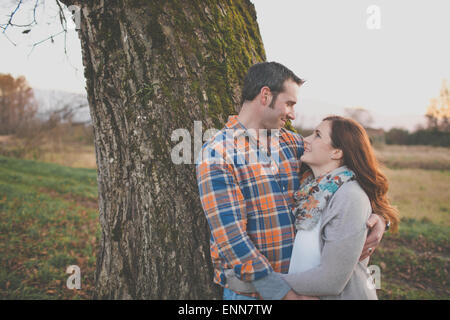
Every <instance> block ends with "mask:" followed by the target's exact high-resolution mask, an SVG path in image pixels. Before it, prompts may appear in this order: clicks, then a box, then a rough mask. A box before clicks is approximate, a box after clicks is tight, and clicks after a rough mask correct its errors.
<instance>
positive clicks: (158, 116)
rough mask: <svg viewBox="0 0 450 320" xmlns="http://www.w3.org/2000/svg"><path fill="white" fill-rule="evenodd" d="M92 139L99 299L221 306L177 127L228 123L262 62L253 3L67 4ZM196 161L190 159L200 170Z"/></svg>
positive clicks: (178, 0) (192, 174)
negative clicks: (176, 152) (75, 30)
mask: <svg viewBox="0 0 450 320" xmlns="http://www.w3.org/2000/svg"><path fill="white" fill-rule="evenodd" d="M62 2H64V3H65V4H66V5H68V6H69V5H72V4H75V5H78V6H79V7H80V8H81V30H80V31H79V37H80V40H81V45H82V50H83V64H84V67H85V77H86V81H87V93H88V99H89V105H90V111H91V116H92V120H93V124H94V132H95V151H96V159H97V165H98V188H99V209H100V224H101V231H102V232H101V234H102V235H101V239H99V241H100V249H99V252H98V257H97V271H96V275H95V278H96V294H95V297H94V298H96V299H213V298H220V292H221V291H220V289H219V288H218V287H217V286H216V285H214V284H213V282H212V278H213V271H212V266H211V263H210V256H209V237H210V235H209V228H208V225H207V222H206V219H205V217H204V213H203V210H202V208H201V204H200V200H199V196H198V189H197V183H196V178H195V166H194V164H189V165H187V164H182V165H175V164H174V163H173V162H172V161H171V149H172V148H173V147H174V145H176V144H177V143H178V142H175V143H174V142H172V141H171V134H172V131H173V130H175V129H177V128H186V129H188V130H189V132H190V133H191V136H192V137H194V130H193V129H194V121H195V120H198V121H202V126H203V131H205V130H206V129H207V128H217V129H220V128H222V127H223V125H224V124H225V122H226V121H227V118H228V116H229V115H230V114H233V113H235V112H236V108H237V107H238V106H239V102H240V101H239V98H240V89H239V88H240V85H241V84H242V80H243V77H244V75H245V73H246V71H247V69H248V68H249V67H250V66H251V65H252V64H254V63H256V62H260V61H264V60H265V52H264V48H263V45H262V41H261V36H260V33H259V29H258V25H257V23H256V13H255V9H254V7H253V5H252V4H251V3H250V1H248V0H234V1H227V0H204V1H181V0H172V1H165V0H159V1H157V0H152V1H144V0H129V1H127V0H117V1H70V0H63V1H62ZM193 162H194V160H193V157H192V163H193Z"/></svg>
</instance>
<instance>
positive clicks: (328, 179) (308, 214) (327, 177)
mask: <svg viewBox="0 0 450 320" xmlns="http://www.w3.org/2000/svg"><path fill="white" fill-rule="evenodd" d="M351 180H355V174H354V173H353V171H351V170H350V169H348V168H347V167H346V166H342V167H339V168H337V169H335V170H333V171H331V172H329V173H327V174H324V175H322V176H320V177H317V178H314V175H313V174H312V172H311V171H308V172H305V173H304V174H303V178H302V181H301V184H300V189H299V190H298V191H296V192H295V194H294V200H295V208H294V212H293V213H294V215H295V227H296V229H297V230H311V229H313V228H314V227H315V226H316V224H317V223H318V222H319V219H320V216H321V214H322V211H323V210H324V209H325V208H326V207H327V205H328V202H329V201H330V199H331V197H332V196H333V194H334V193H335V192H336V191H337V190H338V189H339V187H340V186H342V185H343V184H344V183H345V182H347V181H351Z"/></svg>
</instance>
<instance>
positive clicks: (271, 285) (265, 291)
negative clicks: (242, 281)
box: [252, 272, 291, 300]
mask: <svg viewBox="0 0 450 320" xmlns="http://www.w3.org/2000/svg"><path fill="white" fill-rule="evenodd" d="M252 283H253V286H254V287H255V289H256V291H258V293H259V295H260V296H261V297H262V298H263V299H264V300H281V299H282V298H283V297H284V296H285V295H286V294H287V293H288V292H289V291H290V290H291V287H290V286H289V285H288V284H287V283H286V281H284V280H283V279H282V278H281V277H280V275H279V274H278V273H276V272H272V273H270V274H269V275H268V276H265V277H264V278H261V279H258V280H255V281H253V282H252Z"/></svg>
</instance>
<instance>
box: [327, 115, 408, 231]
mask: <svg viewBox="0 0 450 320" xmlns="http://www.w3.org/2000/svg"><path fill="white" fill-rule="evenodd" d="M323 121H331V134H330V136H331V142H332V145H333V148H336V149H340V150H342V152H343V155H344V158H343V160H344V165H346V166H347V167H348V168H350V169H351V170H352V171H353V172H354V173H355V175H356V180H357V181H358V183H359V184H360V186H361V187H362V188H363V190H364V191H365V192H366V194H367V196H368V197H369V200H370V203H371V205H372V210H373V212H374V213H376V214H379V215H381V216H383V217H384V218H385V219H389V221H390V222H391V230H392V231H394V232H395V231H397V230H398V223H399V213H398V210H397V209H396V208H394V207H392V205H391V204H390V202H389V199H388V198H387V191H388V187H389V183H388V180H387V178H386V176H385V175H384V174H383V173H382V172H381V170H380V164H379V163H378V161H377V159H376V157H375V154H374V151H373V149H372V145H371V143H370V140H369V136H368V135H367V133H366V130H365V129H364V128H363V127H362V126H361V125H360V124H359V123H358V122H356V121H354V120H352V119H349V118H344V117H340V116H329V117H326V118H325V119H323Z"/></svg>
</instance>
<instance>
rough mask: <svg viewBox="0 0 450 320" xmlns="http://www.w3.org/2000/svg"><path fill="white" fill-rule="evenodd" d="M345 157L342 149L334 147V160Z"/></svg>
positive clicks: (332, 157)
mask: <svg viewBox="0 0 450 320" xmlns="http://www.w3.org/2000/svg"><path fill="white" fill-rule="evenodd" d="M343 157H344V153H343V152H342V150H341V149H334V150H333V151H332V152H331V159H332V160H342V158H343Z"/></svg>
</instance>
